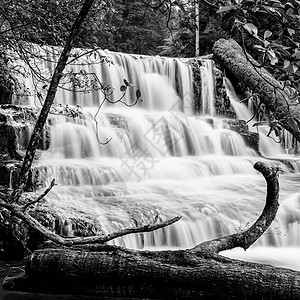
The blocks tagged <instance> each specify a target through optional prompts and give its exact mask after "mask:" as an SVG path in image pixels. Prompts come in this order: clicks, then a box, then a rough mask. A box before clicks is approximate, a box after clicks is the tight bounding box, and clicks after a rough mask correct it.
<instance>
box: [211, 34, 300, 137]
mask: <svg viewBox="0 0 300 300" xmlns="http://www.w3.org/2000/svg"><path fill="white" fill-rule="evenodd" d="M213 53H214V57H215V59H217V60H218V61H219V62H220V64H221V65H222V66H223V67H224V68H225V69H226V70H228V71H229V72H230V73H231V74H232V76H233V77H234V78H236V80H237V82H241V83H243V84H244V85H245V86H247V87H248V88H249V89H251V90H252V91H253V92H254V93H257V94H258V95H260V101H261V102H262V103H264V104H265V106H266V108H267V110H268V111H270V112H271V113H272V114H273V116H274V118H275V119H276V120H277V121H279V122H280V124H281V125H282V126H283V127H284V128H285V129H286V130H288V131H289V132H290V133H291V134H292V135H293V136H294V137H295V138H296V139H297V140H298V141H300V130H299V124H300V123H299V122H300V110H299V105H298V102H296V97H294V96H295V95H294V91H293V90H292V89H288V88H286V87H284V86H283V84H281V83H280V82H278V81H277V80H276V79H275V78H274V77H273V76H272V75H271V74H270V73H268V72H267V71H266V70H265V69H264V68H259V67H256V65H258V63H257V62H255V61H254V60H253V58H252V57H251V56H250V55H247V56H246V55H245V53H244V51H243V49H242V48H241V46H240V45H239V44H238V43H237V42H236V41H235V40H233V39H229V40H225V39H220V40H218V41H217V42H216V43H215V44H214V47H213Z"/></svg>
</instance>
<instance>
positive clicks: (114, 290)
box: [4, 162, 300, 299]
mask: <svg viewBox="0 0 300 300" xmlns="http://www.w3.org/2000/svg"><path fill="white" fill-rule="evenodd" d="M254 167H255V169H257V170H258V171H259V172H261V173H262V174H263V176H264V177H265V179H266V182H267V196H266V204H265V207H264V210H263V212H262V214H261V215H260V217H259V218H258V219H257V220H256V222H255V223H254V224H253V225H252V226H251V227H250V228H249V229H247V230H246V231H244V232H241V233H235V234H232V235H230V236H227V237H223V238H219V239H215V240H212V241H207V242H204V243H202V244H199V245H197V246H196V247H194V248H192V249H187V250H178V251H137V250H130V249H124V248H121V247H116V246H109V245H102V244H87V245H80V246H73V247H72V248H57V247H56V248H52V249H42V250H37V251H35V252H34V253H33V254H32V255H31V256H30V258H29V259H28V261H27V266H26V275H25V276H23V277H20V278H7V279H6V280H5V283H4V288H5V289H9V290H21V291H30V292H43V293H56V294H83V295H89V296H113V297H116V296H120V297H141V298H142V297H147V298H165V299H167V298H169V299H176V298H177V299H179V298H180V299H184V298H186V299H204V298H205V299H208V298H214V299H299V295H300V272H297V271H293V270H288V269H283V268H275V267H272V266H269V265H263V264H254V263H248V262H241V261H237V260H232V259H228V258H225V257H223V256H221V255H220V254H219V252H220V251H223V250H227V249H232V248H235V247H242V248H244V249H247V248H249V246H250V245H251V244H253V243H254V242H255V241H256V240H257V239H258V238H259V237H260V236H261V235H262V234H263V233H264V232H265V230H266V229H267V228H268V227H269V226H270V224H271V223H272V221H273V220H274V218H275V216H276V213H277V210H278V206H279V204H278V196H279V183H278V178H277V176H278V175H277V171H278V170H277V169H276V168H275V167H270V166H268V165H266V164H265V163H261V162H258V163H256V164H255V166H254ZM79 247H80V248H79Z"/></svg>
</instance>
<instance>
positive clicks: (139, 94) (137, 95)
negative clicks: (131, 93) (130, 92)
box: [135, 89, 142, 99]
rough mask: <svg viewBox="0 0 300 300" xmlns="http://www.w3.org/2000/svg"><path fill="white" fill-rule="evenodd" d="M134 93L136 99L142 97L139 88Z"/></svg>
mask: <svg viewBox="0 0 300 300" xmlns="http://www.w3.org/2000/svg"><path fill="white" fill-rule="evenodd" d="M135 94H136V98H137V99H140V98H141V97H142V93H141V91H140V90H139V89H138V90H136V92H135Z"/></svg>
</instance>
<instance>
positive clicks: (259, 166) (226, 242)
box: [193, 162, 279, 256]
mask: <svg viewBox="0 0 300 300" xmlns="http://www.w3.org/2000/svg"><path fill="white" fill-rule="evenodd" d="M254 168H255V169H256V170H257V171H259V172H260V173H261V174H262V175H263V176H264V178H265V180H266V182H267V196H266V204H265V207H264V209H263V212H262V214H261V215H260V216H259V218H258V219H257V220H256V222H255V223H254V224H253V225H252V226H251V227H250V228H249V229H247V230H245V231H244V232H241V233H235V234H232V235H228V236H225V237H222V238H218V239H214V240H211V241H207V242H204V243H201V244H199V245H197V246H196V247H194V248H193V251H196V252H201V254H206V255H207V256H215V255H217V254H218V253H219V252H220V251H224V250H230V249H233V248H236V247H241V248H243V249H244V250H246V249H248V248H249V247H250V246H251V245H252V244H253V243H254V242H255V241H256V240H257V239H258V238H259V237H260V236H261V235H262V234H263V233H264V232H265V231H266V230H267V229H268V227H269V226H270V225H271V223H272V222H273V220H274V219H275V217H276V213H277V210H278V208H279V203H278V198H279V182H278V174H277V173H278V168H277V167H272V166H269V165H268V164H266V163H264V162H257V163H255V164H254Z"/></svg>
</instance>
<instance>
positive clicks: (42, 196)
mask: <svg viewBox="0 0 300 300" xmlns="http://www.w3.org/2000/svg"><path fill="white" fill-rule="evenodd" d="M54 185H55V179H53V180H52V181H51V183H50V185H49V187H48V188H47V189H46V190H45V191H44V192H43V193H42V194H41V195H40V196H38V197H37V198H36V199H35V200H33V201H30V202H28V203H26V204H25V205H24V206H23V211H25V210H26V209H27V208H28V207H29V206H30V205H32V204H35V203H37V202H39V201H41V200H42V199H43V198H44V197H45V196H46V195H47V194H48V193H49V192H50V191H51V189H52V188H53V187H54Z"/></svg>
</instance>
